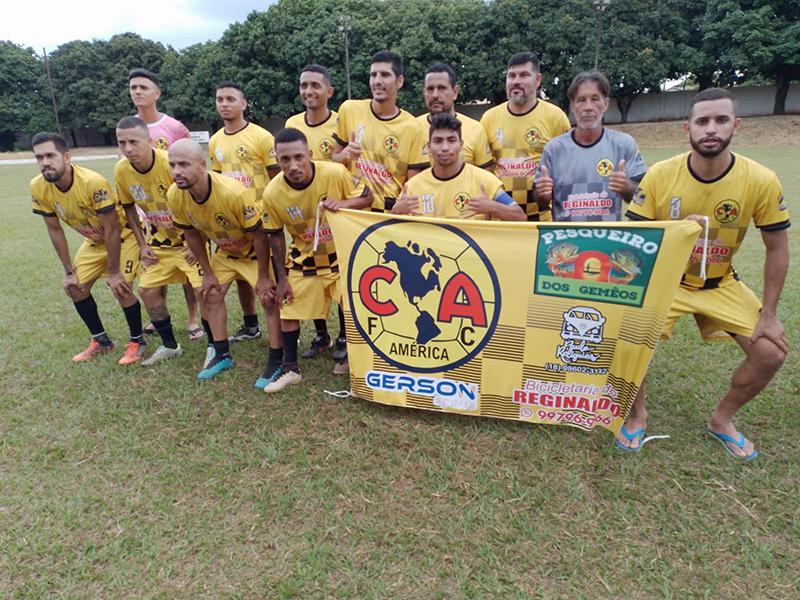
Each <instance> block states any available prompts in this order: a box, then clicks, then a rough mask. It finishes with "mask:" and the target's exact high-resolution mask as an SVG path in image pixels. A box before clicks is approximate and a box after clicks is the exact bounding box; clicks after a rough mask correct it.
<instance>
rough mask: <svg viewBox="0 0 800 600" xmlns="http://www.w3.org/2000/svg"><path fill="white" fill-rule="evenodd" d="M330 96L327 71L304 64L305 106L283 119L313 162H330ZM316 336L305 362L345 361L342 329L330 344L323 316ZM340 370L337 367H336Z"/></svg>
mask: <svg viewBox="0 0 800 600" xmlns="http://www.w3.org/2000/svg"><path fill="white" fill-rule="evenodd" d="M331 96H333V87H332V86H331V75H330V73H329V72H328V69H326V68H325V67H322V66H320V65H307V66H306V67H304V68H303V71H302V72H301V73H300V100H301V101H302V102H303V106H305V107H306V110H305V112H303V113H299V114H296V115H294V116H292V117H289V118H288V119H287V120H286V128H287V129H288V128H294V129H298V130H300V131H302V132H303V134H304V135H305V136H306V139H307V140H308V147H309V148H310V149H311V152H312V157H313V159H314V160H326V161H329V160H331V155H332V154H333V148H334V141H333V134H334V133H335V132H336V126H337V123H338V119H339V115H338V114H337V113H336V111H332V110H330V109H329V108H328V100H330V98H331ZM339 322H340V323H344V314H343V313H342V308H341V306H340V307H339ZM314 328H315V329H316V335H315V336H314V339H313V340H312V342H311V346H310V347H309V348H308V349H307V350H305V351H304V352H303V354H302V355H301V356H302V357H303V358H305V359H312V358H316V357H317V356H319V355H320V354H322V353H323V352H325V350H327V349H328V348H331V347H332V348H333V350H332V351H331V358H333V359H334V360H335V361H337V364H341V363H342V361H344V360H345V359H346V358H347V338H345V336H344V327H342V328H341V332H340V335H339V337H337V338H336V341H331V336H330V334H329V333H328V321H327V314H326V315H325V317H323V318H320V319H314ZM340 369H341V367H340Z"/></svg>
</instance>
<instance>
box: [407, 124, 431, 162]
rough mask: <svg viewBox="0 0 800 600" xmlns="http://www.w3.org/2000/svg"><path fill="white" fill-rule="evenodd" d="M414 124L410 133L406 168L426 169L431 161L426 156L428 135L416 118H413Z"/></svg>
mask: <svg viewBox="0 0 800 600" xmlns="http://www.w3.org/2000/svg"><path fill="white" fill-rule="evenodd" d="M414 125H415V127H414V129H413V133H412V135H411V153H410V154H409V160H408V168H409V169H427V168H428V167H430V166H431V161H430V158H429V157H428V144H427V142H428V136H427V135H425V129H424V128H423V127H422V125H420V124H419V121H417V120H416V119H414Z"/></svg>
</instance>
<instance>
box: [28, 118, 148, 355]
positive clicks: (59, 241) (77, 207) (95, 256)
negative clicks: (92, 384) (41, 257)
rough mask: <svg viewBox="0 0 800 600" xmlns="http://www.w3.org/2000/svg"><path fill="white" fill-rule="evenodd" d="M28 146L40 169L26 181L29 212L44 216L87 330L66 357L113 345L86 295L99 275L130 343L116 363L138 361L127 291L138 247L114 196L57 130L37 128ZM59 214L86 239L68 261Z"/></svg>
mask: <svg viewBox="0 0 800 600" xmlns="http://www.w3.org/2000/svg"><path fill="white" fill-rule="evenodd" d="M31 148H32V149H33V154H34V156H35V157H36V162H37V164H38V165H39V170H40V171H41V172H42V174H41V175H39V176H37V177H35V178H33V179H32V180H31V185H30V188H31V200H32V203H33V212H34V213H35V214H37V215H41V216H42V217H44V222H45V224H46V225H47V233H48V235H49V236H50V241H51V242H52V243H53V248H54V249H55V251H56V255H57V256H58V259H59V260H60V261H61V264H62V266H63V267H64V279H63V281H62V282H61V285H62V286H63V288H64V292H65V293H66V294H67V296H68V297H69V298H70V299H71V300H72V302H73V303H74V304H75V310H77V311H78V314H79V315H80V317H81V319H83V322H84V323H85V324H86V327H87V328H88V329H89V333H91V335H92V341H91V342H90V343H89V347H88V348H87V349H86V350H84V351H83V352H81V353H80V354H76V355H75V356H74V357H72V360H73V361H75V362H81V361H84V360H90V359H92V358H94V357H95V356H98V355H100V354H103V353H105V352H112V351H113V350H114V342H112V341H111V339H109V337H108V334H107V333H106V330H105V328H104V327H103V324H102V322H101V321H100V315H99V314H98V312H97V304H96V303H95V301H94V298H93V297H92V286H93V285H94V284H95V282H96V281H97V279H98V278H100V277H103V276H105V277H107V283H108V287H110V288H111V293H112V294H114V297H115V298H116V299H117V301H118V302H119V304H120V306H121V307H122V311H123V312H124V313H125V320H126V321H127V322H128V328H129V329H130V335H131V337H130V342H129V343H128V344H127V345H126V346H125V355H124V356H123V357H122V358H121V359H120V360H119V364H121V365H127V364H132V363H135V362H137V361H139V360H141V359H142V357H143V356H144V355H145V354H146V353H147V344H145V342H144V338H143V336H142V312H141V307H140V305H139V301H138V300H137V299H136V296H134V295H133V292H132V291H131V282H133V279H134V277H136V271H137V269H138V267H139V248H138V246H137V245H136V240H135V238H134V237H133V232H132V231H131V229H130V227H128V224H127V223H126V220H125V214H124V213H123V210H122V207H121V206H120V205H119V203H118V201H117V197H116V196H115V195H114V192H113V191H112V190H111V186H110V185H109V184H108V182H107V181H106V180H105V179H104V178H103V176H102V175H100V174H98V173H95V172H94V171H90V170H88V169H84V168H82V167H78V166H73V165H72V164H71V163H70V160H71V156H70V153H69V151H68V150H67V142H66V140H65V139H64V138H63V137H61V136H60V135H58V134H56V133H38V134H36V135H35V136H33V139H32V140H31ZM59 219H60V220H62V221H64V222H65V223H66V224H67V225H69V226H70V227H72V228H73V229H74V230H75V231H77V232H78V233H80V234H81V235H82V236H84V238H86V239H84V241H83V244H82V245H81V247H80V249H79V250H78V253H77V254H76V255H75V262H74V263H73V261H72V259H71V258H70V254H69V244H68V243H67V237H66V236H65V235H64V230H63V229H62V228H61V224H60V223H59Z"/></svg>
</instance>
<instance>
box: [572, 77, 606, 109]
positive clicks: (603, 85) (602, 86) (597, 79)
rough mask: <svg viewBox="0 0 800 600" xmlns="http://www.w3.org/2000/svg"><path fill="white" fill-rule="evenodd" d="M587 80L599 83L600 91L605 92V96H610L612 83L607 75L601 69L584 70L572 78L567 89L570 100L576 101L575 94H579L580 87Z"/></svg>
mask: <svg viewBox="0 0 800 600" xmlns="http://www.w3.org/2000/svg"><path fill="white" fill-rule="evenodd" d="M587 81H594V82H595V83H596V84H597V87H598V88H600V93H601V94H603V98H608V96H609V95H610V94H611V85H610V84H609V83H608V79H606V76H605V75H603V74H602V73H601V72H600V71H584V72H583V73H578V74H577V75H575V79H573V80H572V83H571V84H570V86H569V89H568V90H567V98H569V101H570V102H574V101H575V96H577V95H578V88H579V87H580V85H581V84H582V83H586V82H587Z"/></svg>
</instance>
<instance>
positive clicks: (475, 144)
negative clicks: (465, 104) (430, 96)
mask: <svg viewBox="0 0 800 600" xmlns="http://www.w3.org/2000/svg"><path fill="white" fill-rule="evenodd" d="M456 118H457V119H458V120H459V121H461V141H462V142H464V147H463V148H462V149H461V155H460V158H461V160H462V161H463V162H465V163H467V164H470V165H475V166H476V167H481V168H482V169H485V168H487V167H491V166H492V165H493V164H494V158H493V157H492V147H491V146H490V145H489V138H488V137H486V130H485V129H484V128H483V126H482V125H481V124H480V122H479V121H476V120H475V119H472V118H470V117H468V116H467V115H462V114H460V113H456ZM417 121H419V122H420V124H421V125H422V127H423V129H425V139H428V140H429V139H430V130H431V116H430V115H429V114H428V113H425V114H424V115H420V116H418V117H417ZM430 164H431V166H433V157H432V156H431V157H430Z"/></svg>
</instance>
